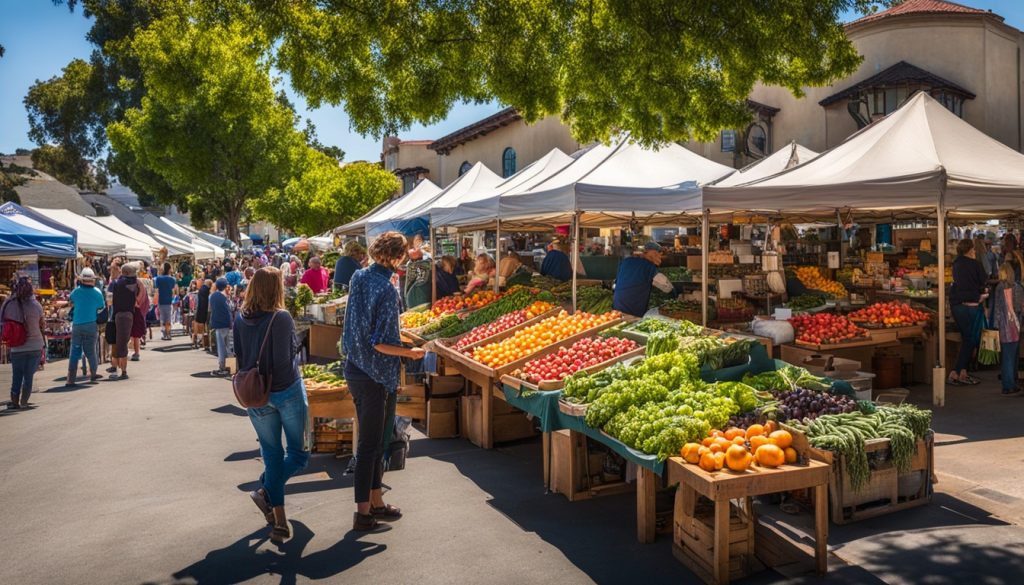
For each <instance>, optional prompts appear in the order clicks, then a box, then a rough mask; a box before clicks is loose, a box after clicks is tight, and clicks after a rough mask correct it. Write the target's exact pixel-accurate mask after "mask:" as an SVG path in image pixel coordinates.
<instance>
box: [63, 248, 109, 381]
mask: <svg viewBox="0 0 1024 585" xmlns="http://www.w3.org/2000/svg"><path fill="white" fill-rule="evenodd" d="M69 300H70V301H71V305H72V307H74V316H73V317H72V319H71V354H70V355H69V357H68V379H67V381H66V382H65V383H64V385H65V386H74V385H75V378H76V375H77V374H76V372H77V371H78V358H80V357H82V354H83V352H84V353H85V360H86V361H87V362H88V363H89V371H90V372H91V374H90V375H89V380H90V381H91V382H95V381H96V380H99V379H100V378H102V376H101V375H100V374H99V373H98V372H97V371H96V332H97V329H96V316H97V315H98V314H99V312H100V311H102V310H103V307H104V306H105V305H106V299H104V298H103V293H102V292H100V290H99V289H97V288H96V274H95V273H94V272H93V271H92V269H91V268H85V269H83V270H82V273H81V274H80V275H78V287H77V288H75V290H73V291H71V296H70V299H69Z"/></svg>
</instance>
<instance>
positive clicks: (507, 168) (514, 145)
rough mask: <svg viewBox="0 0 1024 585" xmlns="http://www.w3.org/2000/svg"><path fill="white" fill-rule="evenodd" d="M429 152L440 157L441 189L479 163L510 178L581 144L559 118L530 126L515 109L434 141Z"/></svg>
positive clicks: (509, 109) (540, 121)
mask: <svg viewBox="0 0 1024 585" xmlns="http://www.w3.org/2000/svg"><path fill="white" fill-rule="evenodd" d="M429 148H430V149H431V150H433V151H435V152H436V153H437V155H438V161H439V162H438V166H439V168H440V177H441V181H440V182H439V183H438V185H440V186H442V187H447V186H448V185H450V184H451V183H452V181H454V180H455V179H457V178H459V175H461V174H462V173H464V172H466V171H467V170H469V169H470V167H472V166H473V165H474V164H476V163H477V162H482V163H484V165H485V166H487V168H489V169H491V170H492V171H494V172H495V173H497V174H498V175H500V176H502V177H508V176H511V175H513V174H515V172H516V171H518V170H519V169H521V168H523V167H525V166H526V165H528V164H530V163H532V162H533V161H535V160H537V159H539V158H540V157H542V156H544V155H545V154H547V153H548V152H550V151H551V149H552V148H560V149H561V150H562V151H563V152H565V153H566V154H572V153H573V152H575V151H577V150H579V148H580V144H579V143H578V142H576V139H575V138H573V136H572V133H571V132H570V131H569V127H568V126H566V125H565V124H563V123H562V122H561V121H560V120H559V119H558V117H557V116H548V117H547V118H544V119H542V120H539V121H537V122H535V123H534V124H527V123H526V121H525V120H523V117H522V116H520V115H519V113H518V112H516V111H515V109H513V108H505V109H504V110H501V111H500V112H498V113H497V114H494V115H493V116H488V117H486V118H484V119H483V120H480V121H479V122H476V123H474V124H470V125H469V126H466V127H465V128H461V129H459V130H456V131H455V132H452V133H451V134H449V135H447V136H444V137H442V138H439V139H437V140H435V141H434V142H433V143H431V144H430V146H429Z"/></svg>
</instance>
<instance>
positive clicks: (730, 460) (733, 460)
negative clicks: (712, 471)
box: [725, 445, 752, 471]
mask: <svg viewBox="0 0 1024 585" xmlns="http://www.w3.org/2000/svg"><path fill="white" fill-rule="evenodd" d="M751 459H752V457H751V455H750V451H747V448H746V447H743V446H741V445H733V446H732V447H729V450H728V451H726V452H725V464H726V466H728V467H729V469H731V470H732V471H745V470H746V469H747V467H749V466H750V461H751Z"/></svg>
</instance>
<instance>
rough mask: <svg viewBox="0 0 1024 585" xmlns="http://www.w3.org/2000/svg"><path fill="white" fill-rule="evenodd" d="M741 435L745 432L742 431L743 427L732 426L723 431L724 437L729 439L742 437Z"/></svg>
mask: <svg viewBox="0 0 1024 585" xmlns="http://www.w3.org/2000/svg"><path fill="white" fill-rule="evenodd" d="M743 436H745V433H744V432H743V429H739V428H736V427H732V428H731V429H728V430H726V431H725V438H726V439H729V440H730V441H731V440H733V439H735V438H736V437H743Z"/></svg>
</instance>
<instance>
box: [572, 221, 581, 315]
mask: <svg viewBox="0 0 1024 585" xmlns="http://www.w3.org/2000/svg"><path fill="white" fill-rule="evenodd" d="M579 265H580V212H579V211H577V212H576V213H575V214H573V216H572V312H573V314H576V272H577V271H579Z"/></svg>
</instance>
